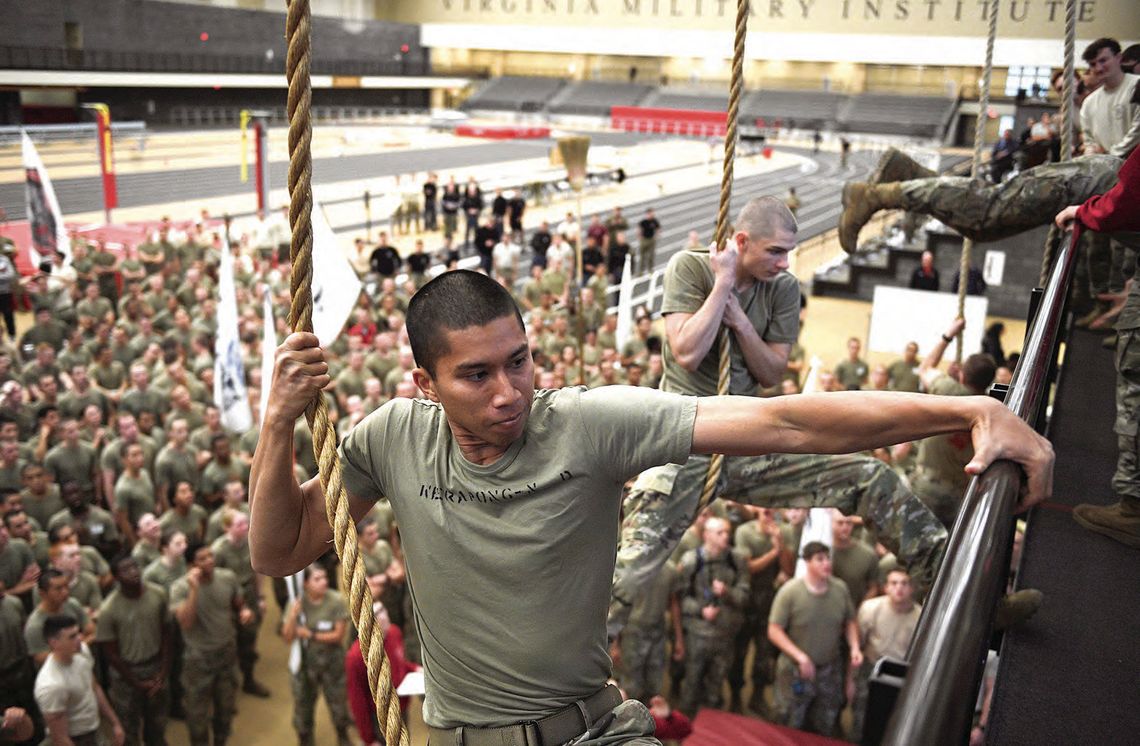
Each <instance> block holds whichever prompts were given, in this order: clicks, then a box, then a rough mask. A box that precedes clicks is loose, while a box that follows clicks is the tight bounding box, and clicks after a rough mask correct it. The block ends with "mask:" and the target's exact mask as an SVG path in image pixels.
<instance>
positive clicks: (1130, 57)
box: [1120, 44, 1140, 65]
mask: <svg viewBox="0 0 1140 746" xmlns="http://www.w3.org/2000/svg"><path fill="white" fill-rule="evenodd" d="M1129 62H1132V63H1136V62H1140V44H1133V45H1131V46H1128V47H1125V48H1124V51H1123V52H1121V53H1120V63H1121V64H1122V65H1124V64H1127V63H1129Z"/></svg>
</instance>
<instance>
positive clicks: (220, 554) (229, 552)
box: [210, 536, 257, 598]
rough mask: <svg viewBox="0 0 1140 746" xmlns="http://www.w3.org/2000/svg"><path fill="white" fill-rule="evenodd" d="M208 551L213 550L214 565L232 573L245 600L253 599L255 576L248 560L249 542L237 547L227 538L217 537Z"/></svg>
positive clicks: (251, 564)
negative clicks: (239, 585)
mask: <svg viewBox="0 0 1140 746" xmlns="http://www.w3.org/2000/svg"><path fill="white" fill-rule="evenodd" d="M210 549H212V550H214V563H215V564H216V565H217V566H218V567H224V568H226V569H227V570H229V571H230V572H232V573H233V574H234V575H235V576H236V577H237V580H238V583H240V584H241V588H242V591H243V592H244V593H245V596H246V598H253V596H254V594H255V593H256V591H257V589H256V588H255V587H254V584H255V583H256V582H257V575H256V574H255V573H254V572H253V563H252V562H251V561H250V559H249V542H248V541H247V542H245V543H244V544H242V545H241V546H240V547H239V546H237V545H236V544H234V543H233V542H232V541H230V540H229V539H228V538H227V537H225V536H219V537H218V538H217V539H215V540H214V542H213V543H212V544H210Z"/></svg>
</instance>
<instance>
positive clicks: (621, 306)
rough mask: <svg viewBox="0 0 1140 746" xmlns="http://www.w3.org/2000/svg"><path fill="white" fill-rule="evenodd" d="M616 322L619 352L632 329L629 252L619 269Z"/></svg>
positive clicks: (631, 287)
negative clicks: (621, 267) (622, 266)
mask: <svg viewBox="0 0 1140 746" xmlns="http://www.w3.org/2000/svg"><path fill="white" fill-rule="evenodd" d="M617 315H618V323H617V329H616V330H614V337H615V338H616V339H617V348H618V351H619V352H620V351H621V350H622V348H623V347H625V343H626V340H628V339H629V335H630V332H632V331H633V269H632V268H631V267H630V260H629V254H626V255H625V267H624V268H623V269H622V271H621V285H619V286H618V306H617Z"/></svg>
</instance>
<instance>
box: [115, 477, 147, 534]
mask: <svg viewBox="0 0 1140 746" xmlns="http://www.w3.org/2000/svg"><path fill="white" fill-rule="evenodd" d="M154 507H155V500H154V482H152V481H151V479H150V475H149V474H147V473H146V472H145V471H140V472H139V476H138V478H137V479H136V478H134V477H132V476H131V475H130V474H128V473H127V472H123V473H122V474H120V475H119V479H118V480H117V481H116V482H115V510H121V511H124V512H125V513H126V514H127V520H129V521H130V522H131V525H132V526H134V525H135V524H136V523H138V520H139V518H140V517H141V516H142V514H143V513H153V512H154Z"/></svg>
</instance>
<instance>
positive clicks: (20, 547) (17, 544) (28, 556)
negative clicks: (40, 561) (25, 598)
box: [0, 536, 36, 588]
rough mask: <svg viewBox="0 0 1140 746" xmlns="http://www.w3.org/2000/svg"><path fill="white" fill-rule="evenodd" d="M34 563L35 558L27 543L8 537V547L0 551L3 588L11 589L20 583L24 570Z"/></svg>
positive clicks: (0, 579) (0, 577)
mask: <svg viewBox="0 0 1140 746" xmlns="http://www.w3.org/2000/svg"><path fill="white" fill-rule="evenodd" d="M35 563H36V556H35V554H34V553H33V552H32V548H31V547H30V546H28V542H26V541H24V540H23V539H17V538H16V537H14V536H13V537H9V539H8V546H6V547H4V549H3V551H0V581H3V583H4V587H5V588H12V587H13V586H16V585H18V584H19V582H20V578H21V577H23V575H24V570H27V569H28V567H30V566H31V565H34V564H35Z"/></svg>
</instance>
